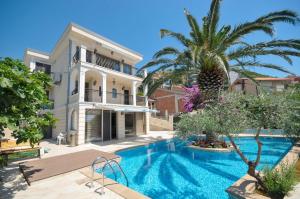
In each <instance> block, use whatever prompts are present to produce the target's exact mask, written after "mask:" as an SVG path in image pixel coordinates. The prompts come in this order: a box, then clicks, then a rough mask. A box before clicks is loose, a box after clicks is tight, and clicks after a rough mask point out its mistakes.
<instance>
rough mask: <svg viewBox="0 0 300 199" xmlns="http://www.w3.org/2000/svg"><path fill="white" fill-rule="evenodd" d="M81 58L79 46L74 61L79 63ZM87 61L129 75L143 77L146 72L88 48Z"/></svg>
mask: <svg viewBox="0 0 300 199" xmlns="http://www.w3.org/2000/svg"><path fill="white" fill-rule="evenodd" d="M93 58H94V59H93ZM79 60H80V48H79V47H77V48H76V52H75V53H74V55H73V62H74V63H78V62H79ZM86 62H88V63H92V64H95V65H97V66H101V67H104V68H108V69H110V70H114V71H118V72H122V73H125V74H128V75H133V76H136V77H141V78H143V77H144V73H143V72H142V71H141V72H140V73H137V71H138V68H136V67H134V66H131V65H129V64H126V63H123V62H120V61H118V60H115V59H112V58H110V57H106V56H104V55H101V54H99V53H97V52H92V51H89V50H87V53H86ZM121 65H122V66H121Z"/></svg>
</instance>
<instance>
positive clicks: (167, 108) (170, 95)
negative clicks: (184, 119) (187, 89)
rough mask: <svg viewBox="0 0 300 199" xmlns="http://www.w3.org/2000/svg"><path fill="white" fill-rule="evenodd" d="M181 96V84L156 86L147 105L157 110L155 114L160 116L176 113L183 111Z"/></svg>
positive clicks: (182, 93)
mask: <svg viewBox="0 0 300 199" xmlns="http://www.w3.org/2000/svg"><path fill="white" fill-rule="evenodd" d="M183 96H184V90H183V88H182V87H181V86H172V87H170V88H165V87H164V88H158V89H156V91H154V93H153V94H152V95H151V96H150V99H149V107H150V108H151V109H156V110H157V111H159V113H157V115H160V116H168V115H177V114H178V113H180V112H184V107H183V104H184V102H183Z"/></svg>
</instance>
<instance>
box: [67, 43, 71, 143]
mask: <svg viewBox="0 0 300 199" xmlns="http://www.w3.org/2000/svg"><path fill="white" fill-rule="evenodd" d="M71 53H72V40H70V39H69V65H68V86H67V102H66V133H67V135H68V134H69V131H68V130H69V103H70V96H69V94H70V79H71V66H72V54H71ZM67 137H68V136H67Z"/></svg>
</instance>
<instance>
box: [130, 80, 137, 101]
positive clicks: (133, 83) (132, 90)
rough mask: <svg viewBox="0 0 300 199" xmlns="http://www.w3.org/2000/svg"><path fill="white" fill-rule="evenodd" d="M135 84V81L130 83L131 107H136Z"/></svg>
mask: <svg viewBox="0 0 300 199" xmlns="http://www.w3.org/2000/svg"><path fill="white" fill-rule="evenodd" d="M136 84H137V81H132V86H131V94H132V105H133V106H136Z"/></svg>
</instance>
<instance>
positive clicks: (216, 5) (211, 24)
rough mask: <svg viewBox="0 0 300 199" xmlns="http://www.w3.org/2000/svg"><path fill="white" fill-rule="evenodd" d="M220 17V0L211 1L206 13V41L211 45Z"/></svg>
mask: <svg viewBox="0 0 300 199" xmlns="http://www.w3.org/2000/svg"><path fill="white" fill-rule="evenodd" d="M219 15H220V0H213V1H212V3H211V5H210V10H209V13H208V17H207V19H208V41H209V46H210V47H211V45H212V40H213V36H214V35H215V32H216V29H217V26H218V22H219Z"/></svg>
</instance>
